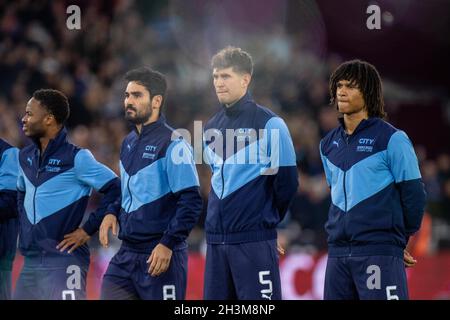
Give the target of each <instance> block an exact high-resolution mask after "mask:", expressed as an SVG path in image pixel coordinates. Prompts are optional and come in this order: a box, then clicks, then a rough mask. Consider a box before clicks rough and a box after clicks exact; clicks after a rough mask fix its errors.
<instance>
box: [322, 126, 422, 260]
mask: <svg viewBox="0 0 450 320" xmlns="http://www.w3.org/2000/svg"><path fill="white" fill-rule="evenodd" d="M340 121H341V126H339V127H338V128H336V129H334V130H332V131H331V132H330V133H328V134H327V136H326V137H325V138H323V139H322V141H321V142H320V153H321V157H322V162H323V167H324V169H325V174H326V178H327V182H328V185H329V186H330V187H331V200H332V203H331V205H330V211H329V216H328V221H327V223H326V225H325V227H326V230H327V232H328V235H329V237H328V244H329V255H330V256H348V255H394V256H399V257H403V249H404V248H405V247H406V244H407V242H408V238H409V236H411V235H412V234H413V233H415V232H416V231H417V230H418V229H419V228H420V224H421V221H422V217H423V213H424V207H425V197H426V195H425V190H424V185H423V183H422V180H421V175H420V171H419V166H418V161H417V157H416V155H415V153H414V149H413V146H412V144H411V141H410V140H409V138H408V136H407V135H406V134H405V132H403V131H401V130H398V129H396V128H394V127H393V126H392V125H390V124H389V123H387V122H385V121H383V120H382V119H380V118H369V119H367V120H363V121H361V122H360V124H359V125H358V126H357V128H356V129H355V131H354V132H353V134H352V135H347V134H346V133H345V128H344V122H343V120H342V119H341V120H340Z"/></svg>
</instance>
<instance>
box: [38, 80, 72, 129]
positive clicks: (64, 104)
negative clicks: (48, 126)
mask: <svg viewBox="0 0 450 320" xmlns="http://www.w3.org/2000/svg"><path fill="white" fill-rule="evenodd" d="M33 98H34V99H36V100H38V101H39V102H40V103H41V105H42V106H44V107H45V108H46V109H47V111H48V112H49V113H50V114H52V115H53V116H54V117H55V120H56V122H57V123H58V124H61V125H64V123H65V122H66V121H67V119H68V118H69V115H70V107H69V101H68V100H67V97H66V96H65V94H64V93H62V92H61V91H59V90H55V89H39V90H36V91H35V92H34V93H33Z"/></svg>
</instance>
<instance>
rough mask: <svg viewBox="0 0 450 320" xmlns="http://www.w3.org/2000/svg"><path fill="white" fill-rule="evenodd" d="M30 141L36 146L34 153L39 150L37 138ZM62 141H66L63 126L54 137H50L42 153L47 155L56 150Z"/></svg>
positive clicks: (65, 131) (65, 132)
mask: <svg viewBox="0 0 450 320" xmlns="http://www.w3.org/2000/svg"><path fill="white" fill-rule="evenodd" d="M32 141H33V144H34V145H35V147H36V153H37V152H39V150H40V144H39V140H34V139H32ZM64 143H67V130H66V128H65V127H62V129H61V130H59V132H58V134H57V135H56V137H55V138H53V139H50V141H49V142H48V145H47V148H45V151H44V153H45V154H47V155H48V154H52V153H54V152H55V151H56V150H58V149H59V148H60V147H61V146H62V145H63V144H64Z"/></svg>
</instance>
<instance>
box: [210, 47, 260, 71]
mask: <svg viewBox="0 0 450 320" xmlns="http://www.w3.org/2000/svg"><path fill="white" fill-rule="evenodd" d="M211 67H212V68H213V69H225V68H230V67H232V68H233V71H235V72H240V73H249V74H250V75H252V74H253V60H252V56H251V55H250V54H249V53H248V52H246V51H244V50H242V49H241V48H236V47H232V46H228V47H226V48H224V49H222V50H220V51H219V52H217V53H216V54H215V55H214V56H213V57H212V59H211Z"/></svg>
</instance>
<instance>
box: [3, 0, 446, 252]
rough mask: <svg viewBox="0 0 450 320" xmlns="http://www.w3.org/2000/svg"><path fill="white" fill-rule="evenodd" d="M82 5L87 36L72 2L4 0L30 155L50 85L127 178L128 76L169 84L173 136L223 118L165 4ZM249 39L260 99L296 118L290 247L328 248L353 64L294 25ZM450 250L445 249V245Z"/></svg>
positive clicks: (78, 130) (438, 197)
mask: <svg viewBox="0 0 450 320" xmlns="http://www.w3.org/2000/svg"><path fill="white" fill-rule="evenodd" d="M152 2H153V1H152ZM80 3H81V8H82V12H83V16H82V19H83V20H82V30H69V29H68V28H67V27H66V18H67V14H66V8H67V6H68V5H69V4H70V3H66V2H65V1H41V0H37V1H26V0H21V1H14V2H9V3H8V1H0V75H1V76H0V137H2V138H4V139H5V140H7V141H9V142H10V143H11V144H13V145H15V146H18V147H23V146H24V145H26V144H27V143H29V141H27V139H26V137H24V135H23V133H22V130H21V123H20V120H21V117H22V116H23V114H24V110H25V106H26V103H27V101H28V99H29V98H30V97H31V94H32V93H33V91H34V90H37V89H39V88H55V89H59V90H61V91H62V92H64V93H65V94H66V95H67V96H68V97H69V102H70V106H71V116H70V118H69V121H68V124H67V126H68V129H69V134H70V139H71V141H72V142H73V143H75V144H76V145H79V146H81V147H84V148H89V149H90V150H91V151H92V152H93V154H94V155H95V157H96V158H97V159H98V160H99V161H101V162H103V163H105V164H106V165H108V166H109V167H110V168H111V169H113V170H114V171H115V172H118V163H119V148H120V145H121V141H122V139H123V137H124V136H125V135H126V134H127V133H128V132H129V130H130V127H129V125H128V124H127V123H126V122H125V121H124V119H123V98H124V89H125V82H124V80H123V76H124V74H125V72H126V71H128V70H129V69H131V68H134V67H137V66H140V65H148V66H151V67H152V68H154V69H156V70H159V71H161V72H163V73H164V74H166V75H167V79H168V83H169V90H168V97H167V100H166V104H165V107H164V112H165V114H166V117H167V119H168V122H169V124H170V125H171V126H172V127H174V128H187V129H189V130H192V129H193V121H194V120H196V121H206V120H207V119H208V118H209V117H210V116H211V115H212V114H213V113H214V112H215V110H216V109H217V108H218V103H217V101H216V98H215V94H214V91H213V87H212V77H211V70H210V68H209V61H208V60H205V61H204V65H200V64H199V63H198V60H197V61H195V60H192V59H191V58H190V56H192V55H195V54H196V53H195V52H193V53H192V54H191V55H190V56H189V55H186V52H185V51H183V50H179V47H178V42H177V39H176V37H174V35H173V33H172V29H171V26H170V23H169V21H168V19H169V14H168V11H167V9H165V8H164V6H159V5H153V6H152V5H150V4H148V3H147V6H148V7H149V8H147V11H145V10H143V8H142V7H143V6H144V5H143V4H142V3H143V2H139V1H138V2H134V1H91V2H88V1H80ZM144 3H145V2H144ZM156 3H159V2H156ZM247 41H248V42H247V45H248V46H247V47H244V48H243V49H245V50H248V51H249V52H250V53H251V54H253V55H254V56H256V57H254V58H256V59H255V62H256V63H255V70H254V76H253V79H252V85H251V93H252V95H253V97H254V98H255V100H256V101H257V102H258V103H259V104H261V105H265V106H267V107H269V108H271V109H272V110H273V111H275V112H276V113H278V114H279V115H280V116H281V117H282V118H283V119H285V121H286V123H287V125H288V127H289V129H290V132H291V135H292V138H293V141H294V146H295V149H296V153H297V164H298V170H299V176H300V187H299V189H298V193H297V195H296V197H295V199H294V201H293V204H292V207H291V209H290V211H289V213H288V216H287V218H286V219H285V221H283V223H282V225H281V227H280V228H281V230H280V234H282V237H281V239H282V240H283V242H284V244H285V245H286V246H287V247H289V248H290V249H291V250H295V249H299V250H316V251H317V250H319V251H324V250H326V235H325V231H324V223H325V221H326V219H327V212H328V207H329V204H330V193H329V189H328V186H327V184H326V181H325V178H324V175H323V170H322V164H321V161H320V155H319V149H318V145H319V141H320V139H321V138H322V137H323V136H324V135H325V134H326V133H327V132H328V131H329V130H331V129H332V128H334V127H336V126H337V125H338V121H337V116H338V114H337V112H336V111H335V110H334V109H333V108H332V107H330V106H329V93H328V78H329V76H330V74H331V72H332V71H333V70H334V69H335V68H336V67H337V66H338V65H339V63H341V62H342V58H341V57H340V56H339V55H337V54H331V53H328V54H327V55H326V56H325V57H318V56H317V55H315V54H314V53H312V52H310V51H308V50H307V49H305V47H304V46H303V43H304V42H302V37H301V35H299V34H295V35H294V34H289V33H287V32H285V31H283V29H282V28H280V29H277V31H276V32H272V33H268V34H265V35H264V41H258V39H257V37H255V38H251V37H249V38H248V39H247ZM194 49H195V48H194ZM217 49H220V48H217ZM199 50H201V48H199ZM262 52H264V53H265V54H261V53H262ZM201 54H204V53H203V52H199V55H201ZM383 80H385V79H384V78H383ZM386 83H388V82H387V81H386ZM386 89H387V90H386V105H387V112H388V114H395V112H396V108H394V107H393V105H394V102H393V101H394V100H395V99H397V100H396V102H395V103H397V104H398V99H399V98H398V95H395V92H394V91H393V89H392V90H389V86H388V85H387V88H386ZM393 92H394V93H393ZM391 96H392V97H393V98H392V100H391ZM391 102H392V103H391ZM447 121H448V119H447ZM393 124H394V125H395V123H393ZM446 143H448V141H447V142H446ZM426 148H427V146H426V145H422V146H416V151H417V154H418V157H419V161H420V165H421V172H422V175H423V180H424V182H425V185H426V190H427V192H428V206H427V212H428V213H429V214H430V217H432V219H435V221H436V223H438V224H440V225H450V155H449V154H448V153H444V152H442V153H439V152H438V154H437V155H436V156H435V157H433V158H429V157H427V152H426ZM198 171H199V176H200V180H201V181H200V182H201V191H202V195H203V197H204V200H205V208H206V201H207V195H208V192H209V189H210V181H209V179H210V173H209V168H208V167H207V166H206V165H198ZM97 197H98V195H96V194H94V197H93V198H92V200H91V203H90V209H92V208H93V207H94V206H95V203H96V201H97V200H98V198H97ZM205 213H206V212H204V214H205ZM204 214H203V216H202V218H201V219H200V221H199V224H198V227H196V229H195V230H194V231H193V232H192V234H191V237H190V241H191V248H192V249H193V250H200V249H201V245H202V241H203V234H202V224H203V221H204ZM447 240H448V239H447ZM94 245H95V241H94ZM445 246H446V245H445V244H444V241H443V242H442V243H441V244H439V246H438V248H441V247H445ZM447 246H449V244H448V243H447Z"/></svg>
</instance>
